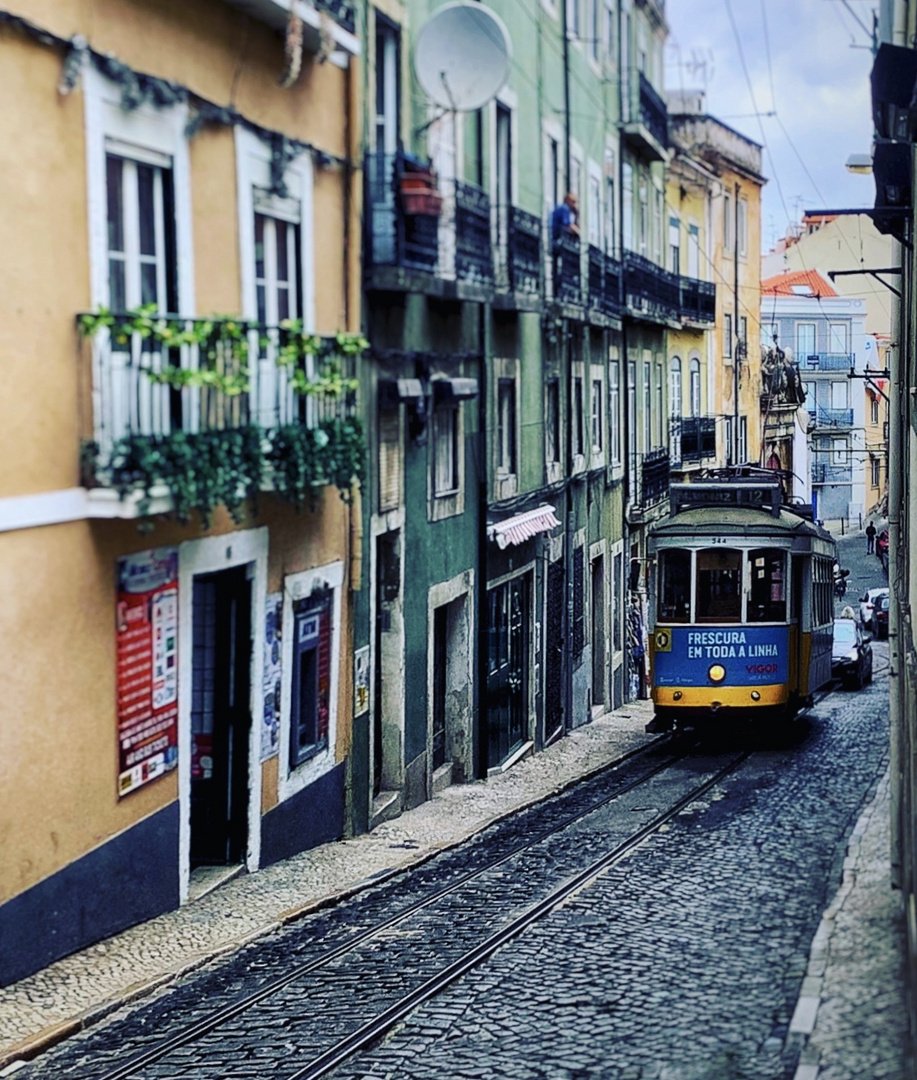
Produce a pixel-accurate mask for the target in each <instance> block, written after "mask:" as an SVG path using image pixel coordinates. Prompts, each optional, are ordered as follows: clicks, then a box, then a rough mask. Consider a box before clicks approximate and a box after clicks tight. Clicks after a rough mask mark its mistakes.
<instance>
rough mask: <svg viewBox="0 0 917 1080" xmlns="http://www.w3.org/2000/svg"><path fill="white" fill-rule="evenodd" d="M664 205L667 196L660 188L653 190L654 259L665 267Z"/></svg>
mask: <svg viewBox="0 0 917 1080" xmlns="http://www.w3.org/2000/svg"><path fill="white" fill-rule="evenodd" d="M664 205H665V195H664V194H663V192H662V191H661V190H660V189H659V188H653V258H654V259H655V261H656V263H657V264H658V265H659V266H662V265H664V262H665V260H664V258H663V251H664V248H663V244H664V243H665V239H664V237H663V235H662V222H663V219H664V217H665V215H664V213H663V208H664Z"/></svg>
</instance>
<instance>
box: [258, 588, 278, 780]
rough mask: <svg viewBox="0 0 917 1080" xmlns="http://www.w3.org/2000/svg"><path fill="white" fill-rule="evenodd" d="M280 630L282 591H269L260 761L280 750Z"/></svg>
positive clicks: (265, 631)
mask: <svg viewBox="0 0 917 1080" xmlns="http://www.w3.org/2000/svg"><path fill="white" fill-rule="evenodd" d="M282 630H283V593H279V592H278V593H269V594H268V596H267V603H266V604H265V626H264V679H263V680H262V689H263V691H264V694H263V697H264V709H263V712H262V716H261V760H262V761H267V759H268V758H270V757H273V756H274V755H275V754H276V753H277V752H278V751H279V749H280V635H281V632H282Z"/></svg>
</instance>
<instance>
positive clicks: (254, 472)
mask: <svg viewBox="0 0 917 1080" xmlns="http://www.w3.org/2000/svg"><path fill="white" fill-rule="evenodd" d="M78 326H79V330H80V332H81V334H83V335H84V336H86V337H93V336H95V335H97V334H99V333H101V332H102V331H106V332H107V333H108V334H109V335H110V336H111V339H112V341H113V342H114V343H115V344H116V345H128V344H129V343H130V341H131V339H132V337H133V336H134V335H139V336H140V337H141V338H142V339H143V340H149V341H151V342H152V343H153V344H154V345H155V346H156V347H157V349H158V350H167V349H178V348H181V347H182V346H195V347H197V350H198V357H199V364H198V366H197V367H196V368H193V369H192V368H182V367H173V366H169V367H166V368H164V369H162V370H160V371H154V370H152V369H151V368H145V369H144V374H145V375H146V376H147V377H148V378H149V379H150V381H151V382H154V383H162V384H166V385H168V386H170V387H172V388H174V389H182V388H185V387H192V388H200V389H206V390H211V391H217V392H219V393H221V394H223V395H225V396H227V397H230V398H232V397H239V396H240V395H242V394H245V393H247V392H248V391H249V389H250V384H249V379H248V376H249V372H248V358H249V347H250V346H249V341H250V334H251V331H252V329H253V325H252V324H250V323H248V322H246V321H245V320H241V319H234V318H219V317H211V318H206V319H199V320H178V321H175V320H173V321H169V320H167V319H164V318H162V317H161V316H159V315H158V313H157V309H156V306H155V305H144V306H142V307H139V308H135V309H133V310H132V311H129V312H125V313H120V314H116V313H113V312H111V311H108V310H106V309H104V308H102V309H100V310H99V311H98V312H95V313H92V314H83V315H80V316H79V319H78ZM258 342H259V348H261V349H265V350H267V349H268V348H270V346H271V345H273V346H275V357H276V362H277V366H278V367H279V368H280V369H281V370H285V371H286V372H287V377H288V380H289V385H290V387H291V389H292V390H293V391H294V393H296V394H297V395H299V396H302V397H309V398H316V399H325V400H334V401H346V400H347V398H348V397H350V396H351V395H353V394H354V393H355V392H356V390H357V387H358V380H357V379H354V378H348V377H346V376H345V374H344V365H343V360H344V359H345V358H349V357H357V356H359V355H361V354H362V353H363V352H364V351H365V350H366V349H367V348H368V347H369V343H368V342H367V341H366V339H365V338H363V337H362V336H361V335H359V334H344V333H339V334H337V335H335V336H334V337H320V336H318V335H314V334H309V333H307V332H306V331H305V330H304V329H303V326H302V323H301V322H299V321H295V320H287V321H286V322H284V323H282V324H281V326H280V327H279V330H278V331H277V332H276V336H275V337H274V338H273V339H271V338H269V337H268V336H266V335H265V334H264V333H263V332H262V331H261V330H259V338H258ZM310 358H311V359H310ZM310 369H311V373H309V374H307V371H309V370H310ZM365 453H366V444H365V439H364V435H363V429H362V425H361V423H360V421H359V419H358V418H357V417H333V418H331V419H326V420H323V421H321V422H320V423H319V424H318V425H317V426H313V427H307V426H306V425H304V424H287V425H283V426H280V427H277V428H273V429H267V430H265V429H262V428H259V427H257V426H256V425H254V424H245V425H240V426H238V427H234V428H219V429H216V428H215V429H209V430H204V431H199V432H186V431H174V432H170V433H168V434H165V435H144V434H136V433H131V434H128V435H126V436H124V437H123V438H121V439H119V440H118V442H117V443H116V444H115V446H114V447H113V449H112V452H111V455H110V457H109V460H108V461H107V462H103V461H102V460H101V451H100V448H99V446H98V444H97V443H95V442H89V441H87V442H85V443H84V445H83V449H82V453H81V469H82V473H83V475H84V478H85V482H93V481H95V482H99V480H100V479H101V480H102V481H103V482H106V483H109V484H110V485H111V486H112V487H114V488H115V490H116V491H118V493H119V495H120V496H121V498H124V497H126V496H127V495H129V494H131V493H133V492H136V491H140V492H141V493H142V495H141V500H140V503H139V505H138V510H139V512H140V514H141V515H143V516H145V515H147V514H148V513H149V510H150V506H151V505H152V493H153V489H154V488H155V487H156V486H158V485H165V486H166V487H167V488H168V490H169V492H170V494H171V497H172V502H173V508H174V510H173V512H174V514H175V516H176V517H177V518H178V520H179V521H182V522H187V521H188V520H189V518H190V516H191V513H192V512H193V511H195V510H196V511H198V512H199V513H200V515H201V518H202V521H203V524H204V527H205V528H209V527H210V524H211V522H212V518H213V512H214V510H215V509H216V508H217V507H218V506H220V505H224V506H226V508H227V510H228V511H229V513H230V514H231V515H232V517H233V520H234V521H236V522H240V521H241V520H242V519H243V517H244V514H245V511H246V507H248V506H251V507H252V508H255V507H256V504H257V497H258V493H259V491H260V490H261V487H262V482H268V483H270V484H271V485H272V486H273V489H274V491H275V493H276V494H277V495H278V496H279V497H281V498H283V499H285V500H286V501H288V502H290V503H292V504H293V505H294V506H295V507H297V508H300V507H302V506H303V505H304V504H305V503H306V501H307V500H308V501H309V502H310V503H311V504H312V505H313V506H314V505H315V501H316V498H317V494H318V491H319V489H320V488H321V487H323V486H325V485H327V484H333V485H335V486H336V487H337V488H338V490H339V491H340V493H341V496H342V498H344V499H345V500H346V499H349V498H350V494H351V491H352V487H353V483H354V481H355V480H358V479H360V478H361V477H362V475H363V468H364V458H365Z"/></svg>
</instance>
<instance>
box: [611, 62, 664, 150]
mask: <svg viewBox="0 0 917 1080" xmlns="http://www.w3.org/2000/svg"><path fill="white" fill-rule="evenodd" d="M624 79H625V86H624V87H623V88H622V94H621V106H622V112H623V120H624V127H623V131H624V137H625V138H626V139H627V140H628V142H630V144H631V145H632V146H633V147H635V148H636V149H637V150H638V151H639V152H640V153H641V154H642V155H643V156H644V157H646V158H648V159H649V160H650V161H667V160H668V156H669V153H668V150H669V114H668V110H667V109H666V105H665V101H663V99H662V97H661V96H660V95H659V94H658V93H657V92H656V90H655V89H654V88H653V86H652V84H651V83H650V81H649V79H648V78H647V77H646V76H645V75H644V74H643V72H642V71H639V70H638V69H637V68H631V69H630V71H627V72H625V73H624Z"/></svg>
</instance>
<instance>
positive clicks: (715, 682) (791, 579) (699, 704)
mask: <svg viewBox="0 0 917 1080" xmlns="http://www.w3.org/2000/svg"><path fill="white" fill-rule="evenodd" d="M648 555H649V558H650V560H651V565H653V564H655V572H654V573H651V574H650V575H649V583H650V584H649V593H650V595H649V611H650V622H649V628H650V633H649V646H650V670H651V675H652V698H653V703H654V706H655V723H654V725H653V726H654V728H656V729H666V728H670V727H673V726H675V727H682V726H698V725H699V724H703V723H704V722H710V721H712V720H714V719H716V720H717V721H721V720H727V721H728V720H733V719H735V720H757V719H762V720H764V719H768V720H775V719H776V720H786V719H791V718H792V717H793V716H794V715H795V714H796V712H797V711H798V710H799V709H800V708H801V707H803V706H805V705H806V704H808V703H810V702H811V700H812V695H813V694H814V692H815V691H816V690H817V689H818V688H819V687H820V686H822V685H824V684H825V683H826V682H828V680H829V679H830V678H831V639H832V631H833V610H834V602H833V592H832V590H833V574H834V560H835V558H836V554H835V543H834V539H833V537H832V536H831V534H830V533H828V532H827V531H826V530H824V529H823V528H821V527H820V526H819V525H817V524H816V523H815V522H814V521H813V520H812V515H811V513H807V508H803V507H799V506H788V505H786V504H785V502H784V500H783V488H782V484H781V481H780V478H779V476H778V475H777V474H776V473H775V474H772V476H770V477H760V478H757V479H755V478H748V477H742V476H740V477H720V478H713V479H706V480H700V481H696V482H693V483H684V484H673V485H672V489H671V511H670V514H669V516H668V517H666V518H664V519H662V520H661V521H659V522H658V523H657V524H656V525H655V526H653V528H652V529H651V530H650V533H649V537H648Z"/></svg>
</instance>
